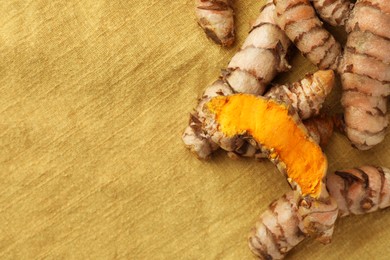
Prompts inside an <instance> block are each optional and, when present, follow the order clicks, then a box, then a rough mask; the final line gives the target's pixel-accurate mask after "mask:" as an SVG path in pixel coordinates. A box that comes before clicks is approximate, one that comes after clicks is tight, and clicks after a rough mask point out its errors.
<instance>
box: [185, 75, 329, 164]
mask: <svg viewBox="0 0 390 260" xmlns="http://www.w3.org/2000/svg"><path fill="white" fill-rule="evenodd" d="M333 86H334V73H333V71H331V70H328V71H318V72H316V73H314V74H313V75H311V74H308V75H306V77H305V78H304V79H302V80H301V81H298V82H296V83H293V84H289V85H286V86H274V87H273V88H271V90H270V91H269V92H268V93H267V94H266V96H267V97H269V98H274V99H277V100H281V101H283V102H285V103H287V104H289V105H291V107H292V108H293V109H294V110H296V111H297V113H298V114H299V115H300V116H301V118H309V117H314V116H316V115H318V113H319V110H320V108H321V107H322V104H323V102H324V100H325V98H326V96H327V95H328V94H329V92H330V91H331V89H332V88H333ZM232 94H235V91H234V90H233V89H232V88H231V87H230V86H229V85H228V84H226V83H224V82H223V81H222V80H220V81H217V82H215V83H214V84H213V85H212V86H210V87H209V88H207V89H206V90H205V92H204V94H203V97H202V98H201V99H200V101H199V104H198V107H197V108H196V110H195V112H194V113H193V114H192V115H191V117H190V122H189V126H188V127H187V128H186V130H185V132H184V134H183V141H184V143H185V144H186V146H187V147H188V148H190V149H191V150H192V151H193V152H194V153H195V154H196V155H197V156H198V157H199V158H201V159H205V158H208V157H209V156H210V155H211V153H212V152H213V151H215V150H217V149H218V148H219V147H221V148H222V149H224V150H226V151H228V152H229V155H231V156H233V157H236V156H245V157H256V158H262V157H264V155H263V153H262V152H261V150H260V149H259V148H258V147H257V145H256V144H253V143H252V142H251V140H248V139H246V138H242V137H240V136H237V137H235V138H230V139H222V140H220V142H219V143H218V144H216V143H215V142H214V141H213V140H212V139H211V136H210V134H209V133H208V132H207V131H206V130H205V127H204V125H205V121H206V117H207V116H208V115H207V114H205V113H204V111H203V110H204V109H203V108H204V104H206V103H207V102H208V101H209V100H210V99H211V98H212V97H216V96H229V95H232ZM316 121H317V123H316V124H313V122H312V123H310V120H308V121H307V122H305V124H306V123H308V125H311V126H309V130H310V131H309V132H310V135H311V136H313V137H315V138H316V141H320V139H322V141H325V140H326V139H329V137H330V135H331V134H332V130H333V123H332V122H331V120H329V119H327V118H325V117H323V118H322V119H317V120H316ZM318 127H319V128H321V129H322V128H323V127H325V128H327V129H331V131H328V132H326V131H323V130H319V129H317V130H316V128H318ZM311 130H313V131H311ZM319 133H321V135H322V134H326V135H328V136H326V135H324V136H320V135H319Z"/></svg>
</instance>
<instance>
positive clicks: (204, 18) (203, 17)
mask: <svg viewBox="0 0 390 260" xmlns="http://www.w3.org/2000/svg"><path fill="white" fill-rule="evenodd" d="M195 5H196V9H195V10H196V17H197V20H198V24H199V25H200V26H201V27H202V28H203V30H204V31H205V32H206V35H207V36H208V37H209V38H210V39H212V40H213V41H214V42H216V43H217V44H220V45H222V46H230V45H232V44H233V43H234V11H233V7H232V3H231V0H195Z"/></svg>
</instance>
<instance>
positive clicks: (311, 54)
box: [275, 0, 341, 70]
mask: <svg viewBox="0 0 390 260" xmlns="http://www.w3.org/2000/svg"><path fill="white" fill-rule="evenodd" d="M275 5H276V22H277V24H278V25H279V26H280V28H282V29H283V30H284V31H285V32H286V34H287V36H288V37H289V38H290V40H291V41H293V42H294V44H295V45H296V46H297V48H298V49H299V50H300V51H301V52H302V54H303V55H304V56H305V57H307V58H308V59H309V60H310V61H311V62H312V63H314V64H315V65H316V66H318V68H320V69H333V70H334V69H336V68H337V62H338V57H339V56H340V51H341V48H340V44H339V43H338V42H336V40H335V39H334V37H333V36H332V35H331V34H330V33H329V32H328V31H327V30H325V29H324V28H323V27H322V22H321V21H320V20H319V19H318V17H317V16H316V14H315V11H314V9H313V7H312V6H311V4H310V2H309V0H275Z"/></svg>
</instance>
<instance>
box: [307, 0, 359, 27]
mask: <svg viewBox="0 0 390 260" xmlns="http://www.w3.org/2000/svg"><path fill="white" fill-rule="evenodd" d="M312 2H313V5H314V8H315V9H316V11H317V13H318V15H319V16H320V17H321V19H322V20H324V21H325V22H327V23H328V24H330V25H333V26H344V25H345V23H346V21H347V19H348V17H349V14H350V12H351V9H352V7H353V4H351V1H349V0H312Z"/></svg>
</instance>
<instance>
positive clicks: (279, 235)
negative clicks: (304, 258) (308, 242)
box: [248, 191, 306, 259]
mask: <svg viewBox="0 0 390 260" xmlns="http://www.w3.org/2000/svg"><path fill="white" fill-rule="evenodd" d="M305 238H306V235H305V234H304V233H303V232H302V231H301V230H300V229H299V217H298V200H297V198H296V196H294V192H292V191H290V192H288V193H286V194H285V195H283V196H282V197H281V198H280V199H279V200H276V201H274V202H272V203H271V204H270V206H269V207H268V209H267V210H266V211H265V212H264V213H263V214H262V215H261V216H260V219H259V221H257V222H256V226H255V228H253V229H252V231H251V233H250V235H249V239H248V242H249V248H250V249H251V251H252V253H254V254H255V255H256V256H258V257H259V258H260V259H283V258H284V257H285V255H286V254H287V253H288V252H289V251H290V250H291V249H292V248H293V247H295V246H296V245H298V244H299V243H300V242H302V241H303V240H304V239H305Z"/></svg>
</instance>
